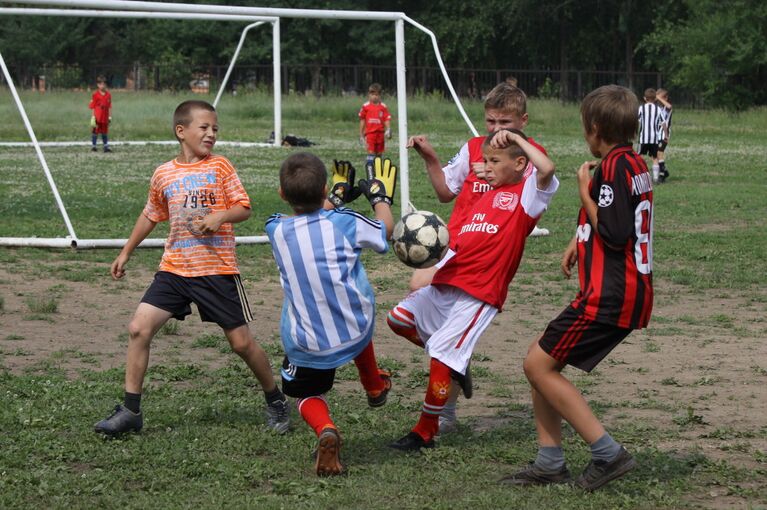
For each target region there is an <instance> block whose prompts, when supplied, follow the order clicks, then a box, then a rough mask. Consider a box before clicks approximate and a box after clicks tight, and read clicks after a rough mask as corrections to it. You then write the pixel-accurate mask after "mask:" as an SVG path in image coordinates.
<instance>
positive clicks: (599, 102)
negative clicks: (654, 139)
mask: <svg viewBox="0 0 767 510" xmlns="http://www.w3.org/2000/svg"><path fill="white" fill-rule="evenodd" d="M638 111H639V100H638V99H637V96H636V94H634V93H633V92H632V91H630V90H629V89H627V88H626V87H621V86H620V85H605V86H603V87H599V88H598V89H596V90H592V91H591V92H590V93H589V94H588V95H587V96H586V97H585V98H583V102H582V103H581V120H582V121H583V129H584V131H586V133H588V134H596V136H597V137H599V138H600V139H601V140H603V141H604V142H606V143H615V144H618V143H629V142H631V140H633V139H634V136H636V133H637V129H638V127H639V117H638V115H637V112H638ZM594 126H596V133H594Z"/></svg>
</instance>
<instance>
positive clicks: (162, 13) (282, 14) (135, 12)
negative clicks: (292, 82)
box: [0, 0, 548, 249]
mask: <svg viewBox="0 0 767 510" xmlns="http://www.w3.org/2000/svg"><path fill="white" fill-rule="evenodd" d="M2 3H6V4H8V3H12V4H14V6H16V5H18V4H33V5H45V6H48V8H44V9H39V8H20V7H11V8H0V16H3V15H31V16H80V17H87V16H95V17H117V18H147V19H150V18H164V19H188V20H195V19H196V20H217V21H249V22H251V24H250V25H248V26H247V27H245V29H244V30H243V32H242V35H241V37H240V41H239V44H238V46H237V48H236V50H235V52H234V56H233V58H232V61H231V63H230V65H229V68H228V70H227V73H226V76H225V78H224V80H223V82H222V83H221V85H220V88H219V91H218V93H217V95H216V100H215V102H216V104H217V103H218V102H219V100H220V99H221V94H222V91H223V90H224V87H225V86H226V84H227V81H228V79H229V76H230V74H231V71H232V68H233V66H234V65H235V62H236V60H237V57H238V55H239V51H240V49H241V48H242V45H243V43H244V41H245V37H246V34H247V32H248V31H249V30H250V29H251V28H254V27H256V26H258V25H259V24H261V23H265V22H268V23H271V24H272V27H273V30H272V34H273V64H274V123H275V129H274V131H275V144H276V145H279V143H280V140H281V139H282V136H281V131H282V125H281V124H282V121H281V119H282V114H281V111H282V105H281V98H282V91H281V78H280V67H281V66H280V25H279V20H280V18H314V19H341V20H360V21H389V22H393V23H394V39H395V59H396V78H397V126H398V141H399V177H400V179H399V180H400V207H401V214H402V215H404V214H406V213H408V212H410V211H411V210H412V209H414V207H413V206H412V203H411V202H410V187H409V165H408V153H407V148H406V145H407V139H408V130H407V95H406V80H405V72H406V70H405V30H404V24H405V23H408V24H410V25H411V26H413V27H415V28H417V29H418V30H420V31H422V32H424V33H426V34H427V35H428V36H429V37H430V39H431V41H432V46H433V48H434V53H435V57H436V59H437V63H438V65H439V67H440V70H441V71H442V75H443V77H444V79H445V83H446V84H447V87H448V90H449V91H450V94H451V97H452V99H453V101H454V103H455V105H456V107H457V108H458V111H459V112H460V114H461V116H462V117H463V119H464V121H465V122H466V125H467V126H468V128H469V130H470V131H471V132H472V133H473V134H474V136H477V130H476V129H475V127H474V125H473V124H472V123H471V121H470V120H469V117H468V115H467V114H466V112H465V110H464V109H463V106H462V105H461V102H460V100H459V98H458V95H457V94H456V92H455V89H454V87H453V85H452V82H451V81H450V78H449V76H448V74H447V70H446V69H445V65H444V63H443V61H442V57H441V56H440V52H439V47H438V45H437V39H436V36H435V35H434V33H433V32H432V31H431V30H429V29H428V28H426V27H424V26H423V25H421V24H419V23H417V22H415V21H414V20H412V19H410V18H408V17H407V16H406V15H405V14H404V13H401V12H377V11H348V10H320V9H285V8H262V7H243V6H227V5H203V4H183V3H163V2H144V1H128V0H19V1H10V0H0V4H2ZM51 7H64V9H54V8H51ZM0 67H1V68H2V72H3V75H4V77H5V80H6V82H7V83H8V87H9V88H10V91H11V94H12V96H13V99H14V101H15V102H16V105H17V108H18V110H19V113H20V114H21V117H22V119H23V121H24V125H25V127H26V129H27V132H28V134H29V137H30V140H31V143H32V145H33V146H34V148H35V152H36V154H37V158H38V160H39V161H40V165H41V166H42V168H43V171H44V172H45V175H46V178H47V179H48V183H49V185H50V187H51V191H52V192H53V195H54V198H55V200H56V203H57V205H58V208H59V211H60V212H61V215H62V217H63V219H64V223H65V224H66V227H67V231H68V236H67V237H65V238H52V239H41V238H13V237H11V238H0V246H3V245H4V246H40V247H73V248H80V249H82V248H119V247H122V246H123V245H124V244H125V242H126V241H127V240H126V239H80V238H78V236H77V235H76V233H75V230H74V227H73V225H72V223H71V221H70V219H69V215H68V214H67V212H66V208H65V206H64V202H63V200H62V199H61V196H60V194H59V192H58V189H57V188H56V183H55V182H54V180H53V177H52V175H51V172H50V169H49V168H48V164H47V162H46V160H45V156H44V154H43V152H42V150H41V148H40V146H41V144H40V142H39V141H38V140H37V137H36V136H35V133H34V130H33V129H32V125H31V124H30V122H29V118H28V117H27V115H26V112H25V110H24V106H23V104H22V102H21V100H20V99H19V96H18V93H17V91H16V87H15V85H14V82H13V79H12V77H11V75H10V73H9V72H8V69H7V67H6V65H5V61H4V60H3V58H2V54H1V53H0ZM546 233H548V232H546ZM236 240H237V243H239V244H251V243H263V242H267V238H266V236H247V237H237V238H236ZM163 244H164V239H155V238H152V239H146V240H145V241H144V242H142V243H141V245H140V247H153V246H163Z"/></svg>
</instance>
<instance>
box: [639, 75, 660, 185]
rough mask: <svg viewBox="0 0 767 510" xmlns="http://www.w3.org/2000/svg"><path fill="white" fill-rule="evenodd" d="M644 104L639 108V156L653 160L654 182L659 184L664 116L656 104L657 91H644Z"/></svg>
mask: <svg viewBox="0 0 767 510" xmlns="http://www.w3.org/2000/svg"><path fill="white" fill-rule="evenodd" d="M644 101H645V102H644V104H643V105H642V106H640V107H639V154H641V155H645V154H647V155H648V156H650V157H651V158H652V177H653V182H658V178H659V176H660V165H659V163H658V143H659V142H660V140H661V139H662V136H663V128H662V122H663V115H662V112H661V109H660V108H659V107H658V106H657V105H656V104H655V89H652V88H650V89H646V90H645V91H644Z"/></svg>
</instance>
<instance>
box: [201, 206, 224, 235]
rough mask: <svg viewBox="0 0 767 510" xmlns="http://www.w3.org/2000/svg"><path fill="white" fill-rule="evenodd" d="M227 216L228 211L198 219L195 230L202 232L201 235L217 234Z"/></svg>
mask: <svg viewBox="0 0 767 510" xmlns="http://www.w3.org/2000/svg"><path fill="white" fill-rule="evenodd" d="M225 214H226V211H219V212H214V213H210V214H208V215H206V216H203V217H202V218H199V219H196V220H195V228H196V229H197V230H198V231H199V232H200V235H208V234H215V233H216V232H218V229H220V228H221V225H223V224H224V215H225Z"/></svg>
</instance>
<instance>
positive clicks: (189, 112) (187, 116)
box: [173, 99, 216, 134]
mask: <svg viewBox="0 0 767 510" xmlns="http://www.w3.org/2000/svg"><path fill="white" fill-rule="evenodd" d="M195 110H205V111H208V112H215V111H216V109H215V108H214V107H213V105H212V104H210V103H209V102H207V101H199V100H196V99H192V100H190V101H184V102H183V103H181V104H180V105H178V106H177V107H176V111H175V112H173V134H175V133H176V126H179V125H181V126H184V127H188V126H189V124H190V123H191V122H192V117H193V112H194V111H195Z"/></svg>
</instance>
